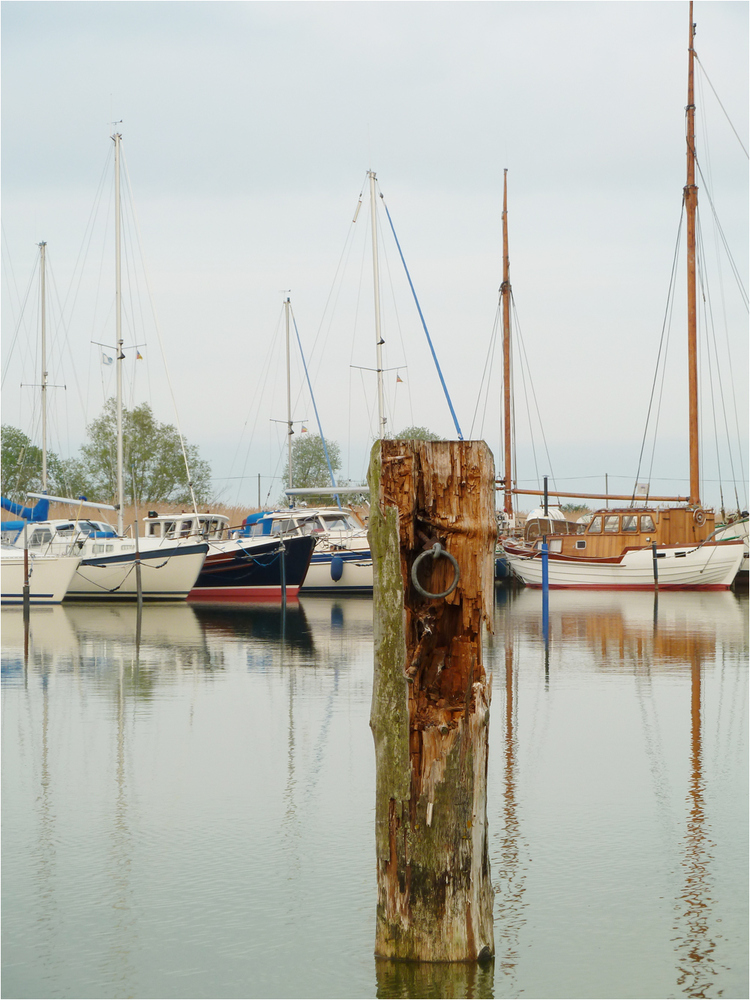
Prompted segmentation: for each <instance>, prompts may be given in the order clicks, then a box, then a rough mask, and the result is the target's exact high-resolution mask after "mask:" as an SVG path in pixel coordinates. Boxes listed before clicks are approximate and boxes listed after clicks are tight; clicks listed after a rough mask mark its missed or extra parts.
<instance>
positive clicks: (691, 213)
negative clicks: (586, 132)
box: [684, 0, 701, 504]
mask: <svg viewBox="0 0 750 1000" xmlns="http://www.w3.org/2000/svg"><path fill="white" fill-rule="evenodd" d="M694 37H695V24H694V23H693V0H690V31H689V37H688V102H687V108H686V109H685V112H686V119H685V129H686V133H687V183H686V184H685V191H684V198H685V214H686V216H687V307H688V421H689V438H690V503H691V504H700V502H701V501H700V470H699V457H698V339H697V333H696V327H697V319H696V277H695V218H696V210H697V207H698V188H697V187H696V184H695V100H694V95H693V73H694V63H695V49H694V48H693V39H694Z"/></svg>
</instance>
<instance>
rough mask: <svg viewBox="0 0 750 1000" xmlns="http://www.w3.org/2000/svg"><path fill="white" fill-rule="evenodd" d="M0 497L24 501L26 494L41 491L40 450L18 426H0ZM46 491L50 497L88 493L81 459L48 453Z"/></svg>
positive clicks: (89, 483)
mask: <svg viewBox="0 0 750 1000" xmlns="http://www.w3.org/2000/svg"><path fill="white" fill-rule="evenodd" d="M1 437H2V470H1V476H2V494H3V496H7V497H9V498H11V499H13V500H17V501H20V502H23V501H24V499H25V497H26V494H27V493H28V492H29V491H31V492H34V493H38V492H40V490H41V489H42V449H41V448H39V447H37V446H36V445H35V444H32V443H31V439H30V438H29V437H28V436H27V435H26V434H24V433H23V431H20V430H19V429H18V428H17V427H11V426H10V425H9V424H3V427H2V435H1ZM47 491H48V492H49V493H51V494H52V495H53V496H66V497H77V496H79V494H81V493H84V494H86V495H88V493H89V492H90V491H91V481H90V479H89V477H88V476H87V475H86V470H85V467H84V466H83V464H82V463H81V462H80V460H78V459H75V458H70V459H62V458H60V457H59V456H58V455H56V454H55V453H54V452H53V451H48V453H47Z"/></svg>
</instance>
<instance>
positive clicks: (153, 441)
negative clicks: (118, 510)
mask: <svg viewBox="0 0 750 1000" xmlns="http://www.w3.org/2000/svg"><path fill="white" fill-rule="evenodd" d="M87 431H88V436H89V443H88V444H85V445H84V446H83V448H81V455H82V457H83V461H84V463H85V466H86V469H87V471H88V474H89V476H90V479H91V484H92V485H91V492H92V493H93V494H95V495H96V498H97V499H100V500H109V499H112V500H115V499H116V495H117V471H116V462H117V415H116V405H115V401H114V399H110V400H108V401H107V403H106V404H105V406H104V411H103V412H102V414H101V416H100V417H98V418H97V419H96V420H94V421H93V423H91V424H89V426H88V428H87ZM123 439H124V479H125V482H124V486H125V498H126V502H130V503H137V504H138V505H139V506H142V505H144V504H150V503H153V504H156V503H174V504H181V503H190V502H191V497H190V489H189V487H188V479H187V472H186V470H185V460H184V458H183V454H182V448H181V446H180V435H179V434H178V432H177V429H176V428H175V427H174V426H172V424H161V423H159V421H158V420H156V418H155V417H154V415H153V413H152V411H151V407H150V406H149V405H148V403H142V404H141V405H140V406H136V407H135V408H134V409H132V410H127V409H125V410H123ZM185 452H186V454H187V458H188V464H189V466H190V476H191V479H192V483H193V490H194V492H195V499H196V502H197V503H208V501H209V498H210V494H211V467H210V465H209V464H208V462H206V461H204V460H203V459H202V458H200V456H199V454H198V449H197V448H196V447H195V445H188V444H186V446H185ZM134 484H135V495H134V490H133V487H134Z"/></svg>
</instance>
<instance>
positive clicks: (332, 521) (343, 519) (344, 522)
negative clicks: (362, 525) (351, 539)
mask: <svg viewBox="0 0 750 1000" xmlns="http://www.w3.org/2000/svg"><path fill="white" fill-rule="evenodd" d="M323 524H324V525H325V529H326V531H353V530H355V529H356V527H357V525H356V524H355V523H354V520H353V518H350V517H347V516H346V514H328V515H326V516H325V517H324V518H323Z"/></svg>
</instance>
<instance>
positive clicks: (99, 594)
mask: <svg viewBox="0 0 750 1000" xmlns="http://www.w3.org/2000/svg"><path fill="white" fill-rule="evenodd" d="M112 140H113V141H114V151H115V325H116V345H117V369H116V371H117V504H116V505H114V506H113V505H111V504H99V503H93V502H91V501H88V500H86V499H85V498H83V497H80V498H78V499H71V498H68V497H53V496H49V495H48V494H47V492H46V490H47V479H46V437H45V435H44V428H46V412H43V417H42V427H43V442H42V443H43V448H42V451H43V459H42V492H41V493H29V494H28V495H29V496H31V497H35V498H37V499H39V501H40V502H39V503H38V504H37V505H36V507H34V508H25V507H21V506H20V505H19V504H15V503H13V502H12V501H10V500H8V499H6V498H5V497H2V498H0V506H2V508H3V509H4V510H7V511H10V512H11V513H13V514H15V515H16V516H18V517H21V518H22V520H21V521H16V522H3V526H2V527H3V540H4V542H5V543H6V544H10V545H14V546H16V548H17V549H18V548H23V547H24V544H27V545H28V550H29V552H30V553H31V554H32V555H33V557H34V559H35V560H36V559H37V558H38V557H39V556H43V557H46V558H48V557H51V556H61V555H75V556H76V557H78V558H79V559H80V563H79V565H78V567H77V569H76V571H75V574H74V575H73V579H72V581H71V583H70V586H69V588H68V591H67V595H66V596H67V597H68V598H79V599H84V600H93V599H103V600H135V599H137V598H138V597H139V596H140V597H143V598H144V599H146V600H179V599H184V598H185V597H187V595H188V593H189V591H190V590H191V589H192V587H193V584H194V583H195V581H196V579H197V577H198V574H199V572H200V570H201V567H202V566H203V562H204V559H205V557H206V553H207V552H208V545H207V544H206V542H205V540H204V539H202V538H195V537H187V538H178V539H166V538H147V539H143V540H142V541H141V540H139V539H138V538H137V536H136V537H135V538H130V537H127V536H126V535H125V530H124V521H123V509H124V506H125V487H124V442H123V421H122V411H123V408H122V395H123V394H122V362H123V360H124V358H125V355H124V353H123V339H122V291H121V239H120V143H121V141H122V135H121V134H120V133H115V134H114V135H113V136H112ZM42 274H43V271H42ZM42 300H44V295H43V296H42ZM44 368H45V362H44V360H43V361H42V369H43V376H42V410H43V411H45V410H46V406H45V388H46V372H44ZM50 501H54V502H57V503H63V504H72V505H74V511H75V512H74V513H73V514H72V516H70V517H67V518H55V519H50V518H49V517H48V514H49V502H50ZM92 507H93V508H96V509H97V510H112V511H116V513H117V529H116V530H115V528H114V527H113V526H112V525H111V524H109V523H108V522H107V521H101V520H92V519H91V518H89V517H87V516H82V513H83V508H86V509H89V508H92ZM24 525H26V532H27V537H26V543H25V542H24ZM136 531H137V527H136Z"/></svg>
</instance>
